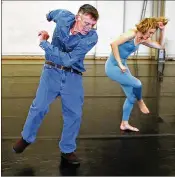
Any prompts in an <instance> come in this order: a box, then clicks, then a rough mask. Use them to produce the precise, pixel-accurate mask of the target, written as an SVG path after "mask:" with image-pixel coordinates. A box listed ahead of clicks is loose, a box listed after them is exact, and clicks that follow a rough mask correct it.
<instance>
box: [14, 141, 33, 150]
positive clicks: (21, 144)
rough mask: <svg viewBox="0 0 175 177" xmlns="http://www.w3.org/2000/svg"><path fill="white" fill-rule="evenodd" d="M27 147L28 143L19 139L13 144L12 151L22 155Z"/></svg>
mask: <svg viewBox="0 0 175 177" xmlns="http://www.w3.org/2000/svg"><path fill="white" fill-rule="evenodd" d="M28 145H30V143H28V142H26V141H25V140H24V139H23V138H21V139H19V140H18V141H17V142H16V144H14V146H13V151H14V152H16V153H22V152H23V151H24V149H25V148H26V147H27V146H28Z"/></svg>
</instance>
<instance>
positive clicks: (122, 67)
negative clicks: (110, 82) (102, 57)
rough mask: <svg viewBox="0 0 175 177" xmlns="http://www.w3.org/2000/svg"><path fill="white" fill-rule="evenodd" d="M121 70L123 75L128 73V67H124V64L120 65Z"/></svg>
mask: <svg viewBox="0 0 175 177" xmlns="http://www.w3.org/2000/svg"><path fill="white" fill-rule="evenodd" d="M119 68H120V69H121V71H122V72H123V73H124V72H126V70H127V67H126V66H124V65H123V64H120V65H119Z"/></svg>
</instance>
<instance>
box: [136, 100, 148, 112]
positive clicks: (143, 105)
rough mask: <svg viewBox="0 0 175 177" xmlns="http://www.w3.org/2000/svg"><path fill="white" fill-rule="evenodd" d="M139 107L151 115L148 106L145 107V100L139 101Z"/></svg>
mask: <svg viewBox="0 0 175 177" xmlns="http://www.w3.org/2000/svg"><path fill="white" fill-rule="evenodd" d="M138 105H139V108H140V110H141V111H142V112H143V113H144V114H148V113H149V109H148V108H147V106H146V105H145V103H144V101H143V100H140V101H138Z"/></svg>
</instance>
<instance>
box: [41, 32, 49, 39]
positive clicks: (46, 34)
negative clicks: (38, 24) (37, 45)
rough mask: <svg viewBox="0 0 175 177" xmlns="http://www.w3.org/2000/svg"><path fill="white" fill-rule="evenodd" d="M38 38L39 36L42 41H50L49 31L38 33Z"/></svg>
mask: <svg viewBox="0 0 175 177" xmlns="http://www.w3.org/2000/svg"><path fill="white" fill-rule="evenodd" d="M38 36H39V39H40V41H43V40H47V39H49V34H48V32H47V31H40V32H39V33H38Z"/></svg>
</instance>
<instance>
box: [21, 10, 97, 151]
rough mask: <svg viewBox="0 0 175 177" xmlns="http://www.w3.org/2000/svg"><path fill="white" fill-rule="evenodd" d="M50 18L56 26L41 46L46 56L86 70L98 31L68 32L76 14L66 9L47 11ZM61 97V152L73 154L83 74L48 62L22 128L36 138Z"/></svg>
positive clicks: (25, 136)
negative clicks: (50, 110) (87, 55)
mask: <svg viewBox="0 0 175 177" xmlns="http://www.w3.org/2000/svg"><path fill="white" fill-rule="evenodd" d="M46 17H47V20H48V21H54V22H55V23H56V27H55V30H54V33H53V38H52V42H51V44H50V43H49V42H48V41H42V42H41V43H40V47H41V48H42V49H43V50H44V51H45V59H46V60H48V61H51V62H53V63H55V64H59V65H62V66H65V67H71V68H73V69H76V70H78V71H79V72H84V71H86V70H85V68H84V64H83V60H84V58H85V55H86V53H87V52H88V51H90V50H91V49H92V48H93V47H94V45H95V44H96V43H97V40H98V36H97V33H96V31H95V30H91V31H90V32H89V33H88V34H87V35H81V34H80V33H78V34H76V35H69V33H70V29H71V27H72V26H73V24H74V22H75V15H74V14H72V13H71V12H69V11H67V10H62V9H59V10H54V11H51V12H49V13H48V14H47V16H46ZM58 96H60V97H61V103H62V115H63V120H64V124H63V130H62V135H61V140H60V142H59V147H60V150H61V152H63V153H70V152H73V151H74V150H75V149H76V137H77V135H78V133H79V129H80V124H81V117H82V106H83V102H84V90H83V84H82V75H79V74H77V73H74V72H68V71H65V70H62V69H58V68H56V67H53V66H50V65H48V64H45V65H44V67H43V71H42V74H41V78H40V83H39V86H38V89H37V92H36V97H35V99H34V100H33V102H32V104H31V106H30V109H29V113H28V116H27V119H26V122H25V125H24V127H23V131H22V137H23V139H24V140H25V141H27V142H28V143H33V142H34V141H35V139H36V135H37V132H38V129H39V127H40V125H41V123H42V121H43V118H44V116H45V114H46V113H48V111H49V105H50V104H51V103H52V102H53V101H54V100H55V99H56V98H57V97H58Z"/></svg>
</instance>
